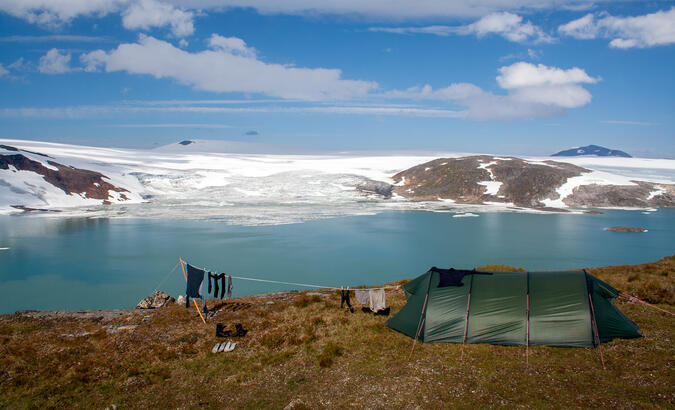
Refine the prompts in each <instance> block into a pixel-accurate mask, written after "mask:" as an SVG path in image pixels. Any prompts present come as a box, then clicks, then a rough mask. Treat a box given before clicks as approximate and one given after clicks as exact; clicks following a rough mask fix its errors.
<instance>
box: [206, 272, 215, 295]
mask: <svg viewBox="0 0 675 410" xmlns="http://www.w3.org/2000/svg"><path fill="white" fill-rule="evenodd" d="M213 276H214V275H213V273H211V272H209V287H208V291H207V292H206V293H211V278H213Z"/></svg>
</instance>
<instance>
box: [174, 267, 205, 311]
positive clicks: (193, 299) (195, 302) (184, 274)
mask: <svg viewBox="0 0 675 410" xmlns="http://www.w3.org/2000/svg"><path fill="white" fill-rule="evenodd" d="M178 261H180V267H181V269H182V270H183V277H184V278H185V283H187V274H186V273H185V266H183V258H181V257H180V256H179V257H178ZM186 297H187V296H186ZM192 302H194V304H195V309H197V313H199V317H200V318H202V322H204V324H206V320H204V316H202V312H200V311H199V306H197V301H196V300H195V298H192Z"/></svg>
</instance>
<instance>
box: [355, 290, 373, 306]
mask: <svg viewBox="0 0 675 410" xmlns="http://www.w3.org/2000/svg"><path fill="white" fill-rule="evenodd" d="M354 296H355V297H356V301H357V302H359V305H361V306H366V305H370V290H369V289H354Z"/></svg>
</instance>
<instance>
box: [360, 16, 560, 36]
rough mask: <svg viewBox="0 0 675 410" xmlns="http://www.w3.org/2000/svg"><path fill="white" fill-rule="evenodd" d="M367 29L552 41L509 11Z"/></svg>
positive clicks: (542, 32)
mask: <svg viewBox="0 0 675 410" xmlns="http://www.w3.org/2000/svg"><path fill="white" fill-rule="evenodd" d="M369 30H370V31H383V32H388V33H396V34H409V33H423V34H434V35H437V36H450V35H475V36H477V37H479V38H481V37H484V36H487V35H491V34H495V35H500V36H502V37H504V38H505V39H507V40H509V41H513V42H516V43H520V42H525V41H531V42H534V43H542V42H551V41H553V38H552V37H550V36H549V35H548V34H546V33H544V31H543V30H542V29H541V28H539V27H537V26H535V25H534V24H532V23H531V22H529V21H525V22H523V18H522V17H521V16H519V15H517V14H513V13H509V12H502V13H491V14H488V15H487V16H484V17H482V18H481V19H480V20H478V21H476V22H473V23H471V24H467V25H463V26H438V25H436V26H426V27H371V28H370V29H369Z"/></svg>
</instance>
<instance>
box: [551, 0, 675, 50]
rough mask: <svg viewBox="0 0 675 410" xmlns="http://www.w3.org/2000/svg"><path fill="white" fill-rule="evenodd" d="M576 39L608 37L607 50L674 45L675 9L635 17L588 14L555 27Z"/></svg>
mask: <svg viewBox="0 0 675 410" xmlns="http://www.w3.org/2000/svg"><path fill="white" fill-rule="evenodd" d="M558 32H560V33H561V34H563V35H567V36H571V37H574V38H578V39H594V38H608V39H612V40H611V41H610V42H609V45H610V47H614V48H647V47H656V46H663V45H668V44H675V7H672V8H671V9H670V10H668V11H657V12H656V13H652V14H645V15H643V16H636V17H615V16H610V15H594V14H587V15H585V16H583V17H581V18H579V19H576V20H573V21H570V22H569V23H567V24H563V25H561V26H560V27H558Z"/></svg>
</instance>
